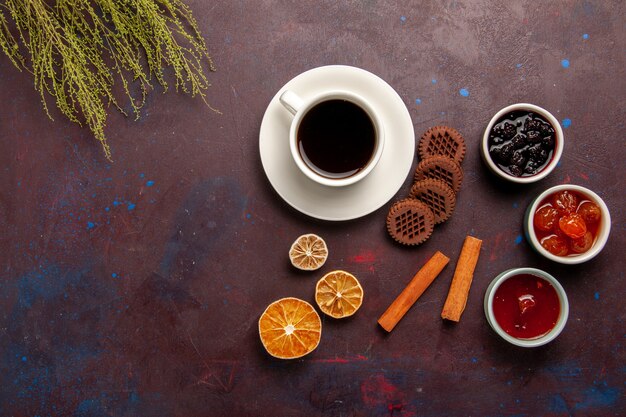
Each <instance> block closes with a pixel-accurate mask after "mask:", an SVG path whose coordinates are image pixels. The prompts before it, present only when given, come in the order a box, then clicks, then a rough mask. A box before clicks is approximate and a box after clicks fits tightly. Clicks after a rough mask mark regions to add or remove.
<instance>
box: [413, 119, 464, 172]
mask: <svg viewBox="0 0 626 417" xmlns="http://www.w3.org/2000/svg"><path fill="white" fill-rule="evenodd" d="M465 150H466V145H465V139H463V136H461V134H460V133H459V132H457V130H456V129H453V128H451V127H447V126H435V127H431V128H430V129H428V130H427V131H426V133H424V134H423V135H422V138H421V139H420V142H419V146H418V152H419V156H420V159H426V158H428V157H430V156H435V155H443V156H447V157H448V158H452V159H454V160H455V161H456V162H458V163H459V164H460V163H461V162H463V158H465Z"/></svg>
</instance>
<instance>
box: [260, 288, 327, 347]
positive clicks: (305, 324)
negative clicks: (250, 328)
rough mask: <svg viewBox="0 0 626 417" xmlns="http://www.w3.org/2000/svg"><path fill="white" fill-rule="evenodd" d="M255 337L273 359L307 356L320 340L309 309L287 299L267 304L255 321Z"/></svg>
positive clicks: (316, 319)
mask: <svg viewBox="0 0 626 417" xmlns="http://www.w3.org/2000/svg"><path fill="white" fill-rule="evenodd" d="M259 336H260V338H261V342H262V343H263V346H264V347H265V350H267V352H268V353H269V354H270V355H272V356H273V357H275V358H279V359H295V358H300V357H302V356H304V355H306V354H307V353H311V352H312V351H313V350H315V348H316V347H317V345H318V344H319V342H320V339H321V337H322V321H321V320H320V316H319V314H317V311H315V309H314V308H313V306H312V305H311V304H309V303H307V302H306V301H303V300H300V299H298V298H293V297H287V298H282V299H280V300H278V301H274V302H273V303H272V304H270V305H269V306H268V307H267V308H266V309H265V311H264V312H263V314H261V318H260V319H259Z"/></svg>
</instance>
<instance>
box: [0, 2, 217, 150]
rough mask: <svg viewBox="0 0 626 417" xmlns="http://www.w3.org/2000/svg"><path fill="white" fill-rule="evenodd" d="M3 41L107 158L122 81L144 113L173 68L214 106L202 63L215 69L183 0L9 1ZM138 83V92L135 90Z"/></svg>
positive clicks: (0, 29)
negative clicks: (112, 110) (110, 119)
mask: <svg viewBox="0 0 626 417" xmlns="http://www.w3.org/2000/svg"><path fill="white" fill-rule="evenodd" d="M12 31H13V33H14V34H15V35H14V34H12ZM0 48H1V49H2V51H3V52H4V53H5V55H7V56H8V58H9V60H10V61H11V62H12V63H13V65H15V66H16V67H17V68H18V69H20V70H21V69H26V70H27V71H29V72H31V73H32V75H33V77H34V82H35V88H36V89H37V91H39V93H40V95H41V101H42V104H43V107H44V109H45V111H46V113H47V114H48V116H49V117H51V116H50V112H49V111H48V104H47V100H48V99H49V97H54V99H55V103H56V106H57V107H58V109H59V110H60V111H61V112H62V113H63V114H64V115H65V116H66V117H67V118H68V119H69V120H71V121H73V122H75V123H78V124H81V125H82V124H86V125H87V126H88V127H89V129H91V131H92V132H93V134H94V136H95V138H96V139H98V140H99V141H100V142H101V144H102V148H103V150H104V153H105V156H106V157H107V159H109V160H110V159H111V150H110V148H109V145H108V144H107V140H106V136H105V132H104V129H105V126H106V119H107V108H108V106H109V105H110V104H112V105H114V106H115V107H116V108H117V109H118V110H119V111H120V112H122V113H123V114H126V113H125V112H124V110H123V108H122V105H121V103H120V101H119V100H120V97H117V96H116V94H115V92H116V91H119V90H116V89H115V86H116V85H117V83H119V85H120V86H121V90H122V91H123V94H122V95H123V96H125V97H126V99H127V100H128V101H129V102H130V104H131V107H132V110H133V112H134V113H135V115H136V116H137V117H139V110H140V108H141V107H142V106H143V104H144V103H145V97H146V94H147V93H148V91H149V90H150V89H151V88H152V84H151V81H152V80H153V79H156V80H157V82H158V83H159V84H161V85H162V86H163V87H164V88H165V89H166V90H167V88H168V83H167V80H166V77H165V75H164V72H163V71H164V69H165V68H172V70H173V71H172V72H173V76H174V79H175V87H176V90H177V91H178V90H181V91H183V92H185V93H188V94H191V95H192V96H196V95H199V96H200V97H201V98H202V100H203V101H204V102H205V103H206V104H207V105H208V106H209V107H211V106H210V105H209V104H208V102H207V100H206V95H205V90H206V89H207V88H208V87H209V85H210V84H209V82H208V80H207V77H206V75H205V70H204V69H205V68H206V67H208V69H209V70H211V71H214V70H215V68H214V65H213V62H212V60H211V58H210V56H209V54H208V50H207V46H206V44H205V42H204V39H203V38H202V36H201V34H200V32H199V30H198V26H197V23H196V21H195V19H194V17H193V15H192V12H191V10H190V9H189V7H187V5H185V4H184V3H183V2H182V1H181V0H5V2H4V4H0ZM23 51H24V52H25V53H23ZM133 85H136V86H138V90H139V91H140V92H141V93H140V95H141V97H140V98H136V97H134V96H133V94H132V93H131V86H133ZM118 88H119V87H118ZM118 95H120V94H118ZM211 108H212V107H211Z"/></svg>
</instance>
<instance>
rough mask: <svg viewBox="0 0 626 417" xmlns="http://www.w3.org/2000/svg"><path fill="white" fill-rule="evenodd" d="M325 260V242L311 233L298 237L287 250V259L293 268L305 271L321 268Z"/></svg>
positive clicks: (326, 253)
mask: <svg viewBox="0 0 626 417" xmlns="http://www.w3.org/2000/svg"><path fill="white" fill-rule="evenodd" d="M327 258H328V248H327V247H326V242H324V239H322V238H321V237H319V236H318V235H315V234H313V233H309V234H306V235H302V236H300V237H299V238H297V239H296V241H295V242H293V244H292V245H291V249H289V259H290V260H291V263H292V264H293V266H295V267H296V268H298V269H303V270H305V271H313V270H316V269H319V268H321V267H322V265H324V262H326V259H327Z"/></svg>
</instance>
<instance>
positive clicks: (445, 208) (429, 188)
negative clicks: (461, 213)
mask: <svg viewBox="0 0 626 417" xmlns="http://www.w3.org/2000/svg"><path fill="white" fill-rule="evenodd" d="M409 197H410V198H415V199H417V200H420V201H421V202H423V203H424V204H426V205H427V206H428V207H429V208H430V209H431V210H432V212H433V214H434V215H435V223H437V224H439V223H443V222H445V221H446V220H448V218H449V217H450V216H451V215H452V212H453V211H454V206H455V205H456V197H455V196H454V191H453V190H452V188H450V187H449V186H448V184H446V183H445V182H444V181H442V180H436V179H433V178H428V179H425V180H421V181H417V182H416V183H415V184H413V186H412V187H411V192H410V193H409Z"/></svg>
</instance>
